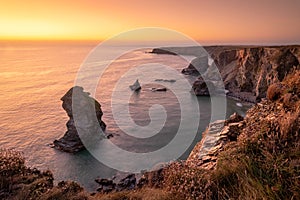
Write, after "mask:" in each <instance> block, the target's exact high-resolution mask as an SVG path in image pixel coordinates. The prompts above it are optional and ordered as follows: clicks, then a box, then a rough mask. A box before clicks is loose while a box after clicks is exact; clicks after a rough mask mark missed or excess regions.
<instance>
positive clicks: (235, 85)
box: [206, 46, 300, 101]
mask: <svg viewBox="0 0 300 200" xmlns="http://www.w3.org/2000/svg"><path fill="white" fill-rule="evenodd" d="M206 49H207V51H208V53H209V54H210V56H211V57H212V59H213V60H214V62H215V64H216V65H217V67H218V68H219V71H220V73H221V76H222V78H223V81H224V85H225V88H226V89H227V90H229V91H230V92H232V93H233V95H237V96H240V97H243V96H245V95H246V96H247V97H249V98H252V99H253V98H255V99H254V100H258V101H260V99H261V98H264V97H265V96H266V91H267V88H268V86H269V85H270V84H272V83H276V82H280V81H282V80H283V79H284V77H285V76H286V75H287V74H289V72H291V70H292V69H293V68H298V69H299V59H300V46H277V47H275V46H274V47H207V48H206Z"/></svg>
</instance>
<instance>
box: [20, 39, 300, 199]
mask: <svg viewBox="0 0 300 200" xmlns="http://www.w3.org/2000/svg"><path fill="white" fill-rule="evenodd" d="M279 47H280V48H282V46H279ZM296 47H297V48H299V45H296V46H292V48H296ZM207 48H208V49H209V48H212V47H207ZM218 48H219V46H218ZM224 48H228V47H224ZM243 48H244V47H243ZM247 48H248V47H247ZM251 48H252V46H251ZM254 48H256V47H254ZM272 48H273V47H272ZM288 48H290V45H289V47H288ZM227 50H228V49H227ZM231 50H232V49H231ZM298 58H299V57H298ZM225 60H226V59H225ZM233 61H234V60H233ZM233 61H231V62H230V63H227V61H226V62H225V63H227V64H226V65H224V66H219V67H223V68H224V67H226V66H228V64H231V63H232V62H233ZM287 74H288V73H287ZM298 75H299V73H298ZM285 77H286V75H285ZM270 85H271V83H270ZM265 87H269V85H267V86H265ZM289 87H290V86H289ZM266 92H267V91H265V93H266ZM237 94H239V92H237ZM228 96H229V97H231V98H238V99H240V100H241V96H240V97H238V96H235V94H234V93H232V94H230V93H229V94H228ZM282 96H284V94H282ZM245 98H246V99H244V100H245V102H248V101H249V102H250V98H249V99H247V98H248V97H245ZM257 102H258V101H253V100H252V99H251V102H250V103H257ZM277 103H278V102H277V100H275V102H274V101H273V102H271V101H265V100H263V101H262V104H261V105H262V106H260V105H259V106H260V107H264V106H267V105H268V104H271V105H273V104H276V105H277ZM252 105H253V107H252V110H255V109H256V110H257V109H259V108H257V105H256V107H255V105H254V104H252ZM259 106H258V107H259ZM270 109H271V108H270ZM272 109H273V108H272ZM251 112H252V111H251ZM265 112H266V111H265ZM295 112H296V111H295ZM271 114H272V113H271ZM248 118H249V116H248ZM224 123H226V122H224ZM233 123H235V122H233ZM245 123H248V125H249V122H245ZM235 125H237V124H235ZM237 126H238V127H239V128H240V129H241V130H239V133H238V134H237V136H238V135H240V134H241V135H242V136H243V137H245V133H243V134H242V130H244V129H243V128H242V126H239V125H237ZM235 130H236V129H235ZM228 133H229V131H228V132H227V134H228ZM226 137H227V136H226ZM203 138H205V137H203ZM241 138H242V137H241ZM243 139H245V138H243ZM241 140H242V139H241ZM203 142H204V139H203V141H202V140H201V141H200V142H199V143H200V145H196V147H194V148H201V146H203V145H202V143H203ZM217 145H219V144H217ZM225 145H226V146H225ZM230 145H233V144H232V143H230ZM230 145H229V146H230ZM233 146H234V145H233ZM212 148H215V146H212ZM226 148H231V147H228V145H227V143H226V144H225V143H224V146H222V147H220V149H226ZM220 149H219V150H220ZM219 150H218V151H219ZM191 155H192V153H191ZM191 155H190V156H191ZM217 156H219V155H218V154H217V155H214V157H217ZM214 157H213V159H212V158H206V160H203V159H201V162H203V163H210V161H213V162H214V161H216V160H215V158H214ZM202 158H203V156H202ZM196 162H200V161H197V160H196ZM175 165H176V164H175ZM206 165H207V166H209V164H206ZM215 166H217V163H216V164H215V165H214V167H215ZM169 168H172V166H171V167H170V166H168V167H166V168H165V169H169ZM22 169H26V167H24V166H23V167H22ZM212 169H213V167H211V168H210V167H209V168H208V169H204V170H212ZM26 170H27V172H29V173H32V174H35V173H36V174H38V177H39V178H40V177H41V174H42V175H43V176H45V177H48V181H50V182H49V183H50V185H48V186H47V187H46V188H47V189H46V190H41V191H40V193H37V194H41V195H43V193H47V192H48V194H49V191H50V190H52V189H53V188H55V189H56V190H58V191H60V192H58V193H60V194H61V195H64V191H68V192H65V193H66V194H67V193H68V195H78V191H80V192H83V191H84V190H83V189H82V188H81V187H80V186H79V185H77V184H73V183H70V184H69V183H65V182H64V183H59V184H58V186H53V183H52V184H51V176H50V175H49V174H47V173H45V174H44V173H41V172H36V171H35V170H31V169H26ZM172 170H173V169H172ZM172 170H171V171H172ZM201 170H203V169H201ZM166 173H173V172H166ZM171 175H174V174H171ZM171 175H170V174H169V175H168V176H169V177H167V179H168V178H170V176H171ZM150 176H151V175H150ZM49 177H50V178H49ZM52 179H53V178H52ZM168 180H169V179H168ZM148 181H149V180H148ZM30 184H31V183H30ZM51 185H52V186H51ZM147 185H148V184H145V186H146V187H147ZM161 187H162V186H158V188H161ZM166 187H170V186H166ZM174 187H175V188H176V185H175V186H174ZM72 188H73V189H72ZM74 188H75V189H74ZM23 189H24V188H23ZM48 189H50V190H48ZM16 190H18V189H16ZM24 190H26V187H25V189H24ZM173 190H174V188H173V189H172V190H171V191H173ZM69 191H71V192H69ZM32 192H34V190H33V191H32ZM273 192H276V188H275V189H274V191H273ZM83 193H84V194H82V195H83V196H86V198H91V196H90V195H89V194H87V193H86V192H83ZM32 195H36V193H32ZM93 195H95V194H93ZM99 195H100V196H102V195H104V194H99ZM127 195H129V194H127ZM172 195H173V194H172ZM33 197H34V196H33ZM96 197H97V195H96ZM84 198H85V197H84ZM99 198H100V197H99Z"/></svg>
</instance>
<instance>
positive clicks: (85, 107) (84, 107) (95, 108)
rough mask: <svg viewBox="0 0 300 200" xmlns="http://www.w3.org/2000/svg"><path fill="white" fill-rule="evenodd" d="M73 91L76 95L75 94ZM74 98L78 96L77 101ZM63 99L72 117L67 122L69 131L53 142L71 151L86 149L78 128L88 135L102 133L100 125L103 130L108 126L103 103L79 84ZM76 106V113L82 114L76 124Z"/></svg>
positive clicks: (65, 107)
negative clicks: (104, 117)
mask: <svg viewBox="0 0 300 200" xmlns="http://www.w3.org/2000/svg"><path fill="white" fill-rule="evenodd" d="M73 93H74V94H76V95H73ZM74 98H76V101H75V102H74V101H73V100H74ZM61 100H62V101H63V103H62V107H63V109H64V110H65V111H66V112H67V114H68V116H69V118H70V119H69V120H68V122H67V124H66V126H67V132H66V133H65V135H64V136H63V137H62V138H60V139H59V140H55V141H54V142H53V144H54V147H55V148H56V149H59V150H61V151H65V152H70V153H74V152H78V151H80V150H83V149H85V147H84V145H83V143H82V141H81V139H80V137H79V135H78V132H77V129H78V128H80V130H81V132H82V133H84V135H85V136H87V137H90V136H92V135H94V134H101V130H100V131H99V127H100V128H101V129H102V131H104V130H105V128H106V124H105V123H104V122H103V121H102V120H101V118H102V115H103V112H102V110H101V105H100V104H99V102H98V101H96V100H95V99H94V98H92V97H90V96H89V93H88V92H84V91H83V88H82V87H79V86H75V87H72V88H71V89H70V90H69V91H68V92H67V93H66V94H65V95H64V96H63V97H62V98H61ZM74 106H76V113H78V114H80V117H77V118H76V124H75V121H74V113H73V107H74ZM94 113H95V115H96V117H95V115H94ZM81 115H82V117H81Z"/></svg>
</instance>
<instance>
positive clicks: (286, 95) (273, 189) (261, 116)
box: [164, 68, 300, 199]
mask: <svg viewBox="0 0 300 200" xmlns="http://www.w3.org/2000/svg"><path fill="white" fill-rule="evenodd" d="M275 69H276V68H275ZM272 70H274V69H272ZM299 77H300V70H295V71H292V73H290V74H289V75H287V76H286V77H285V78H284V80H283V81H281V82H280V83H274V84H272V85H270V86H269V87H268V90H267V99H262V101H261V102H260V103H257V104H256V105H255V106H253V107H252V108H251V109H249V110H248V111H247V114H246V116H245V118H244V119H243V118H242V117H240V116H237V115H233V116H231V117H230V118H229V119H228V120H226V121H216V122H214V123H211V124H210V125H209V126H208V128H207V130H206V131H205V132H204V133H203V134H202V135H203V137H202V140H201V141H200V142H199V143H198V144H197V145H196V146H195V147H194V149H193V151H192V152H191V154H190V156H189V158H188V159H187V161H186V162H181V163H179V162H177V163H173V164H171V165H170V167H169V168H168V169H166V170H165V175H164V176H165V177H164V179H165V180H164V182H165V183H166V186H165V187H166V188H167V189H168V190H170V191H176V192H179V193H181V194H184V195H185V198H186V199H196V198H195V197H197V199H300V184H299V177H300V158H299V155H300V134H299V133H300V78H299ZM278 79H279V78H278ZM222 124H224V126H222Z"/></svg>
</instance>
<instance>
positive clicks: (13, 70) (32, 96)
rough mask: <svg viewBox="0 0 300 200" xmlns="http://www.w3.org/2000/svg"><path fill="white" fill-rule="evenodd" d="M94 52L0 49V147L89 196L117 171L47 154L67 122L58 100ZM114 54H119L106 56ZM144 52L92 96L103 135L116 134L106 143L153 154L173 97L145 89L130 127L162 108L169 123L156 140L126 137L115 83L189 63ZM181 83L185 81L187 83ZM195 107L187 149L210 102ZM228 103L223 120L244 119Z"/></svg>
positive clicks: (171, 117) (170, 128) (168, 135)
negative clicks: (145, 68) (136, 71)
mask: <svg viewBox="0 0 300 200" xmlns="http://www.w3.org/2000/svg"><path fill="white" fill-rule="evenodd" d="M95 46H96V44H89V43H50V42H47V43H42V42H31V43H25V42H19V43H18V42H13V43H11V42H1V43H0V82H1V88H0V108H1V110H0V119H1V123H0V133H1V134H0V147H1V148H12V149H16V150H19V151H22V152H23V153H24V156H25V158H26V162H27V164H28V165H29V166H31V167H37V168H39V169H42V170H45V169H50V170H51V171H52V172H53V173H54V177H55V179H56V181H59V180H75V181H78V182H80V183H81V184H82V185H83V186H84V187H86V188H87V189H89V190H91V191H92V190H95V189H96V186H97V185H96V184H95V183H94V179H95V178H96V177H111V176H112V175H114V174H115V173H116V171H115V170H113V169H111V168H109V167H107V166H105V165H104V164H101V163H100V162H98V161H97V160H96V159H95V158H94V157H93V156H92V155H91V154H89V153H88V152H87V151H83V152H80V153H77V154H69V153H63V152H60V151H57V150H55V149H52V148H50V147H49V146H48V144H49V143H51V142H52V141H53V140H55V139H58V138H60V137H61V136H63V134H64V133H65V131H66V125H65V124H66V122H67V120H68V117H67V115H66V113H65V111H64V110H63V109H62V107H61V104H62V102H61V101H60V98H61V97H62V96H63V95H64V94H65V92H66V91H67V90H68V89H70V88H71V87H72V86H73V85H74V81H75V78H76V74H77V72H78V70H79V68H80V65H81V63H82V62H83V61H84V59H85V57H86V56H87V55H88V54H89V52H90V51H91V50H92V49H93V48H94V47H95ZM116 48H122V47H114V48H112V49H107V51H106V53H107V54H109V53H110V52H111V51H114V49H116ZM145 51H147V50H145V49H142V50H137V51H134V52H131V53H128V54H127V55H126V56H124V57H121V58H120V59H119V60H118V62H116V63H114V64H113V65H112V66H111V67H110V69H109V70H108V71H107V72H106V73H105V74H104V75H103V79H102V80H101V81H100V82H99V83H98V86H97V91H96V94H95V97H96V98H97V100H98V101H99V102H100V103H101V105H102V110H103V112H104V116H103V120H104V121H105V122H106V124H107V132H108V133H112V134H114V137H113V138H112V139H111V141H112V142H114V143H115V144H116V145H118V146H120V147H122V148H123V149H126V150H128V151H134V152H147V151H153V150H155V149H158V148H161V147H162V146H164V145H166V144H167V143H168V142H169V141H170V140H171V139H172V138H173V136H174V133H176V130H177V129H178V123H179V122H180V121H179V120H180V107H179V104H178V101H177V100H176V96H175V95H174V94H173V93H172V91H169V90H168V91H167V92H152V91H151V88H152V87H159V82H157V84H146V85H144V87H143V88H142V90H141V92H140V93H138V94H134V95H132V96H131V98H130V101H129V104H130V106H129V108H130V113H131V115H132V118H133V120H134V122H135V123H136V124H138V125H140V126H146V125H147V124H149V123H150V118H149V113H148V110H149V108H150V107H151V105H154V104H160V105H162V106H164V108H165V110H166V111H167V115H168V117H167V123H166V126H165V127H164V129H163V130H162V131H161V132H160V134H158V135H157V136H155V137H152V139H136V138H134V137H129V136H128V135H126V134H124V133H123V132H122V131H121V130H120V129H119V128H118V126H117V125H116V123H115V121H114V118H113V115H112V113H111V92H112V89H113V88H114V85H115V83H116V81H118V79H120V77H121V76H120V75H122V74H123V73H124V70H125V71H126V70H127V69H129V68H131V67H132V66H136V65H141V64H144V63H147V62H148V61H149V60H154V61H155V62H160V63H164V64H165V65H168V66H172V67H173V68H174V69H176V70H178V73H179V72H180V71H181V69H182V68H184V67H186V64H187V63H186V62H183V61H182V59H179V58H176V56H171V55H155V54H149V53H145ZM107 61H108V60H107ZM103 62H106V60H103ZM95 66H97V65H95ZM153 74H154V76H153V79H155V77H160V71H156V72H153ZM187 78H188V79H189V80H190V81H192V79H193V78H190V77H187ZM153 81H154V80H153ZM128 84H129V83H124V87H128ZM169 84H172V83H169ZM198 102H199V104H200V107H201V121H200V128H199V130H198V132H199V134H198V135H197V137H196V139H195V141H194V143H193V144H195V143H196V142H197V141H199V140H200V139H201V131H203V130H204V129H205V127H206V126H207V123H208V122H209V119H210V117H211V116H210V99H209V98H207V97H199V98H198ZM227 104H228V106H227V116H228V115H230V114H232V113H233V112H238V113H240V114H244V113H245V111H246V108H240V107H238V106H236V102H234V101H233V100H230V99H228V100H227ZM183 109H184V108H183ZM191 148H192V146H191ZM191 148H190V149H189V150H191ZM188 153H189V151H187V152H185V153H184V154H183V155H182V157H181V158H182V159H184V158H186V157H187V155H188ZM125 162H126V158H124V163H125Z"/></svg>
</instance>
